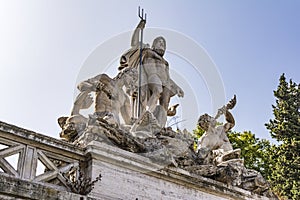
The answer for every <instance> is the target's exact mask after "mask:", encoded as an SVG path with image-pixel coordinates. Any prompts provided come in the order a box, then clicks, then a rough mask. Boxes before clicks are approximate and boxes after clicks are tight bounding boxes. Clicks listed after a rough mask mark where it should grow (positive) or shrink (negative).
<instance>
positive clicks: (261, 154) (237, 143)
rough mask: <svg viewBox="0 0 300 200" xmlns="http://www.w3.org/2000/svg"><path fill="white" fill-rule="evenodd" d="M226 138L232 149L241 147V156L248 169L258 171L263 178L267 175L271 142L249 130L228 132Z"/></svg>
mask: <svg viewBox="0 0 300 200" xmlns="http://www.w3.org/2000/svg"><path fill="white" fill-rule="evenodd" d="M227 135H228V138H229V140H230V143H231V144H232V147H233V149H237V148H239V149H241V157H242V158H243V159H244V165H245V167H246V168H248V169H254V170H256V171H259V172H260V173H261V174H262V175H263V176H264V177H265V178H267V177H268V176H269V174H270V173H271V172H270V167H269V165H270V159H269V151H270V149H271V144H270V142H269V141H268V140H266V139H259V138H256V137H255V134H253V133H251V131H244V132H242V133H239V132H229V133H228V134H227Z"/></svg>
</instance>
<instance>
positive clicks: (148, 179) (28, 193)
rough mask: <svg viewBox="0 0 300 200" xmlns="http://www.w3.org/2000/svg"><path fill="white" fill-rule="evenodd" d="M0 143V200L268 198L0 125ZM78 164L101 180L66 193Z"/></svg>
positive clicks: (107, 149) (130, 156) (126, 155)
mask: <svg viewBox="0 0 300 200" xmlns="http://www.w3.org/2000/svg"><path fill="white" fill-rule="evenodd" d="M0 144H2V147H4V148H2V149H0V169H1V172H0V199H47V200H48V199H49V200H50V199H75V200H76V199H78V200H82V199H134V200H135V199H138V200H141V199H188V200H192V199H220V200H221V199H267V198H265V197H261V196H257V195H254V194H251V192H249V191H245V190H243V189H240V188H237V187H232V186H227V185H225V184H223V183H220V182H217V181H214V180H211V179H208V178H204V177H200V176H197V175H194V174H191V173H189V172H187V171H184V170H181V169H176V168H172V167H165V166H162V165H160V164H157V163H154V162H152V161H151V160H150V159H148V158H145V157H143V156H142V155H140V154H134V153H130V152H127V151H124V150H121V149H119V148H117V147H115V146H110V145H108V144H105V143H101V142H97V141H92V142H90V143H89V144H88V145H87V146H86V148H80V147H78V146H75V145H72V144H69V143H66V142H63V141H61V140H57V139H54V138H51V137H47V136H45V135H42V134H38V133H34V132H32V131H28V130H25V129H22V128H19V127H16V126H13V125H10V124H6V123H3V122H0ZM3 145H4V146H3ZM11 155H18V159H17V160H18V163H17V165H16V167H13V164H12V163H9V162H8V161H7V159H6V158H7V157H9V156H11ZM38 163H42V164H43V166H44V167H45V169H46V170H45V171H44V172H43V173H41V174H37V168H38ZM80 165H82V166H84V168H81V170H83V171H84V173H85V174H86V176H87V177H91V179H92V180H94V179H96V177H98V176H99V174H101V176H102V179H101V181H98V182H96V183H95V185H94V189H93V190H92V191H91V192H90V193H89V194H87V195H80V194H75V193H74V192H71V191H74V190H72V188H71V186H70V184H68V183H69V181H70V180H68V176H66V174H68V173H69V172H70V171H71V170H73V171H74V169H76V170H77V171H79V169H80V168H79V166H80ZM77 177H78V174H77Z"/></svg>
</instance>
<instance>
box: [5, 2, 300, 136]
mask: <svg viewBox="0 0 300 200" xmlns="http://www.w3.org/2000/svg"><path fill="white" fill-rule="evenodd" d="M138 6H141V7H143V8H144V9H145V10H146V12H147V15H148V16H147V19H148V20H147V24H146V29H145V34H147V27H152V28H153V27H155V28H156V29H166V30H172V31H174V32H178V33H180V34H182V35H184V36H186V37H188V38H190V39H191V40H193V41H194V42H195V43H197V44H198V45H199V46H200V47H202V48H203V49H204V50H205V52H206V53H207V55H208V56H209V57H210V58H211V60H212V61H213V63H214V64H215V65H216V67H217V70H218V72H219V74H220V77H221V78H222V81H223V85H224V89H225V95H226V100H229V99H230V98H231V97H232V96H233V94H236V95H237V99H238V104H237V105H236V107H235V108H234V110H233V114H234V116H235V118H236V127H235V128H234V130H236V131H244V130H251V131H252V132H253V133H255V134H256V135H257V136H258V137H260V138H268V139H269V138H270V136H269V133H268V131H267V130H266V129H265V127H264V123H266V122H268V120H269V119H270V118H272V108H271V105H272V104H274V96H273V90H275V89H276V87H277V85H278V79H279V76H280V75H281V74H282V73H285V74H286V77H287V79H290V78H291V79H293V81H295V82H297V83H299V82H300V68H299V66H298V65H299V63H300V56H299V52H300V39H299V35H300V21H299V19H300V13H299V9H300V1H293V0H289V1H279V0H277V1H271V0H263V1H258V0H251V1H250V0H249V1H247V0H244V1H237V0H236V1H234V0H228V1H196V0H195V1H178V0H177V1H176V0H175V1H133V0H132V1H116V0H115V1H67V0H63V1H58V0H53V1H46V0H39V1H32V0H27V1H14V0H12V1H8V0H6V1H5V0H1V1H0V44H1V45H0V82H1V84H0V91H1V92H2V94H1V100H0V120H1V121H4V122H7V123H12V124H15V125H17V126H21V127H23V128H27V129H30V130H33V131H37V132H40V133H43V134H46V135H49V136H53V137H58V133H59V130H60V128H59V126H58V125H57V121H56V120H57V118H58V117H60V116H64V115H68V114H69V113H70V110H71V107H72V103H73V98H74V90H75V86H76V83H77V81H78V80H77V79H78V74H79V73H80V72H81V69H82V66H83V64H84V63H85V61H86V60H87V58H88V57H89V56H90V55H91V53H92V52H94V51H95V49H96V48H97V47H99V46H101V44H103V43H105V42H106V41H108V40H110V39H112V38H114V37H116V36H117V35H120V34H122V33H124V32H128V31H132V30H133V29H134V27H135V26H136V24H137V23H138V18H137V7H138ZM149 30H150V29H149ZM148 33H149V31H148ZM158 34H160V33H158ZM166 39H167V42H168V41H171V40H170V39H169V40H168V38H166ZM146 42H148V43H151V40H148V41H146ZM179 42H180V41H179ZM129 45H130V43H129V41H128V48H129ZM167 45H168V44H167ZM169 45H170V46H171V44H169ZM167 48H168V47H167ZM112 51H114V50H112ZM119 51H120V52H122V49H121V50H120V49H116V52H119ZM191 51H192V50H191ZM188 53H190V54H192V53H193V52H188ZM166 56H167V59H168V61H169V63H170V68H172V67H173V66H174V69H176V67H178V66H179V65H184V66H187V68H189V65H188V64H186V63H185V64H184V62H185V61H183V60H182V59H180V57H176V56H174V55H172V54H169V55H166ZM116 67H117V66H116ZM179 72H180V71H179ZM99 73H102V71H100V70H99ZM95 75H96V74H95ZM197 78H199V77H193V76H190V77H188V78H186V81H187V82H190V84H191V87H192V88H193V91H194V92H195V93H197V94H196V96H197V100H199V102H197V104H199V105H198V107H199V109H198V110H197V111H196V112H197V113H195V115H197V116H198V115H200V114H202V113H203V112H212V113H210V114H213V113H214V112H215V111H213V110H212V109H206V108H207V107H209V105H207V106H206V104H207V102H208V101H209V100H210V97H209V92H208V91H207V88H205V81H204V82H203V81H202V80H192V79H197ZM202 78H203V77H202ZM197 81H200V83H199V82H197ZM198 83H199V84H198ZM203 85H204V87H203ZM185 98H189V96H186V97H185ZM203 99H204V100H203ZM211 101H212V100H211ZM188 106H189V108H187V107H186V108H185V107H182V110H187V109H191V108H193V107H194V105H188ZM182 112H183V111H182ZM198 112H199V113H198ZM187 120H188V119H187ZM193 123H195V124H196V121H195V122H193Z"/></svg>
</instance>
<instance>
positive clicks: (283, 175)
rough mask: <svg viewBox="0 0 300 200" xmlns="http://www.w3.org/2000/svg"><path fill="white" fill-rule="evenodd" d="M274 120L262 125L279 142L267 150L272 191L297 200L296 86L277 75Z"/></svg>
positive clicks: (299, 89) (299, 108) (299, 115)
mask: <svg viewBox="0 0 300 200" xmlns="http://www.w3.org/2000/svg"><path fill="white" fill-rule="evenodd" d="M274 96H275V98H276V105H273V106H272V107H273V114H274V119H271V120H270V122H269V123H267V124H266V127H267V129H268V130H269V131H270V133H271V136H272V137H273V138H275V139H276V140H277V141H278V142H279V145H277V146H274V147H273V149H272V150H273V151H270V160H272V163H273V164H272V173H271V174H270V176H269V177H268V178H269V180H270V182H271V184H272V187H273V190H274V191H275V192H276V193H277V194H278V195H279V196H280V197H281V198H282V199H295V200H296V199H300V85H299V84H298V85H297V84H296V83H294V82H293V81H292V80H290V81H289V82H287V81H286V78H285V76H284V74H283V75H281V77H280V79H279V86H278V88H277V90H276V91H274Z"/></svg>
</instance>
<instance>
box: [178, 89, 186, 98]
mask: <svg viewBox="0 0 300 200" xmlns="http://www.w3.org/2000/svg"><path fill="white" fill-rule="evenodd" d="M177 96H178V97H183V96H184V92H183V90H182V89H181V88H177Z"/></svg>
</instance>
